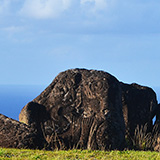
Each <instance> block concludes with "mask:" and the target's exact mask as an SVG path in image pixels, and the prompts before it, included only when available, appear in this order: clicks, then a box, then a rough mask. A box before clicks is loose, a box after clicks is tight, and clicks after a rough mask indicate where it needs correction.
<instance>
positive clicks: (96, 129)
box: [19, 69, 125, 150]
mask: <svg viewBox="0 0 160 160" xmlns="http://www.w3.org/2000/svg"><path fill="white" fill-rule="evenodd" d="M121 97H122V94H121V86H120V83H119V81H118V80H117V79H116V78H115V77H113V76H112V75H110V74H109V73H106V72H103V71H96V70H86V69H73V70H67V71H65V72H62V73H60V74H59V75H58V76H57V77H56V78H55V79H54V80H53V82H52V83H51V84H50V85H49V86H48V87H47V88H46V89H45V90H44V91H43V92H42V93H41V94H40V95H39V96H38V97H37V98H35V99H34V100H33V102H31V103H29V104H28V105H26V106H25V107H24V108H23V109H22V111H21V113H20V116H19V117H20V121H23V122H25V123H27V124H32V123H36V124H37V123H39V126H40V123H41V128H42V132H43V135H44V138H45V140H46V141H47V142H48V144H49V145H50V147H52V149H55V148H65V149H68V148H70V149H71V148H75V147H76V148H81V149H103V150H106V149H122V147H123V145H124V140H125V139H124V137H125V124H124V118H123V113H122V100H121ZM44 107H45V109H44ZM37 113H38V115H37ZM41 113H44V114H45V116H43V114H41ZM46 113H47V114H46ZM43 117H45V118H43Z"/></svg>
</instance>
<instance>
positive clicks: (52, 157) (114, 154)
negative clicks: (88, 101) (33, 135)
mask: <svg viewBox="0 0 160 160" xmlns="http://www.w3.org/2000/svg"><path fill="white" fill-rule="evenodd" d="M61 159H65V160H67V159H68V160H70V159H71V160H105V159H110V160H117V159H120V160H129V159H131V160H160V153H159V152H150V151H129V150H127V151H110V152H109V151H90V150H68V151H63V150H59V151H45V150H24V149H5V148H0V160H61Z"/></svg>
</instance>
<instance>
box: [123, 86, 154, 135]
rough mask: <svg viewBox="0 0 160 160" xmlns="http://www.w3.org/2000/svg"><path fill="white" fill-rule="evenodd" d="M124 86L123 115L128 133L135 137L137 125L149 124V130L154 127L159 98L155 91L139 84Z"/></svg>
mask: <svg viewBox="0 0 160 160" xmlns="http://www.w3.org/2000/svg"><path fill="white" fill-rule="evenodd" d="M121 87H122V105H123V116H124V120H125V126H126V133H127V135H128V136H130V137H133V135H134V132H135V128H136V127H137V126H139V127H140V126H144V125H147V127H148V132H150V131H151V130H152V128H153V122H152V119H153V117H154V116H155V115H156V110H157V99H156V94H155V92H154V91H153V90H152V89H151V88H149V87H144V86H140V85H138V84H135V83H133V84H131V85H129V84H124V83H121Z"/></svg>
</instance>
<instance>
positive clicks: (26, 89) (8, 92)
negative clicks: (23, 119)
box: [0, 85, 160, 120]
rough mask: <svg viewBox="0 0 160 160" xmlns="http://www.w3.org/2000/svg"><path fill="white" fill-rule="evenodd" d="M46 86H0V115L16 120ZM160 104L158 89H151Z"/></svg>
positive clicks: (159, 91)
mask: <svg viewBox="0 0 160 160" xmlns="http://www.w3.org/2000/svg"><path fill="white" fill-rule="evenodd" d="M46 87H47V86H42V85H41V86H40V85H0V113H1V114H4V115H6V116H8V117H10V118H13V119H16V120H18V115H19V113H20V111H21V109H22V108H23V107H24V106H25V105H26V104H27V103H28V102H30V101H32V100H33V99H34V98H36V97H37V96H38V95H39V94H40V93H41V92H42V91H43V90H44V89H45V88H46ZM153 90H154V91H155V92H156V93H157V99H158V101H159V103H160V87H153Z"/></svg>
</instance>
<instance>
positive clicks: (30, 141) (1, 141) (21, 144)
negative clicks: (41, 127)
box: [0, 114, 44, 149]
mask: <svg viewBox="0 0 160 160" xmlns="http://www.w3.org/2000/svg"><path fill="white" fill-rule="evenodd" d="M43 146H44V139H43V138H42V137H41V136H40V135H39V133H37V131H36V130H35V129H32V128H31V127H29V126H27V125H25V124H23V123H20V122H18V121H15V120H13V119H11V118H8V117H6V116H4V115H2V114H0V147H5V148H29V149H38V148H39V149H41V148H43Z"/></svg>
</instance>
